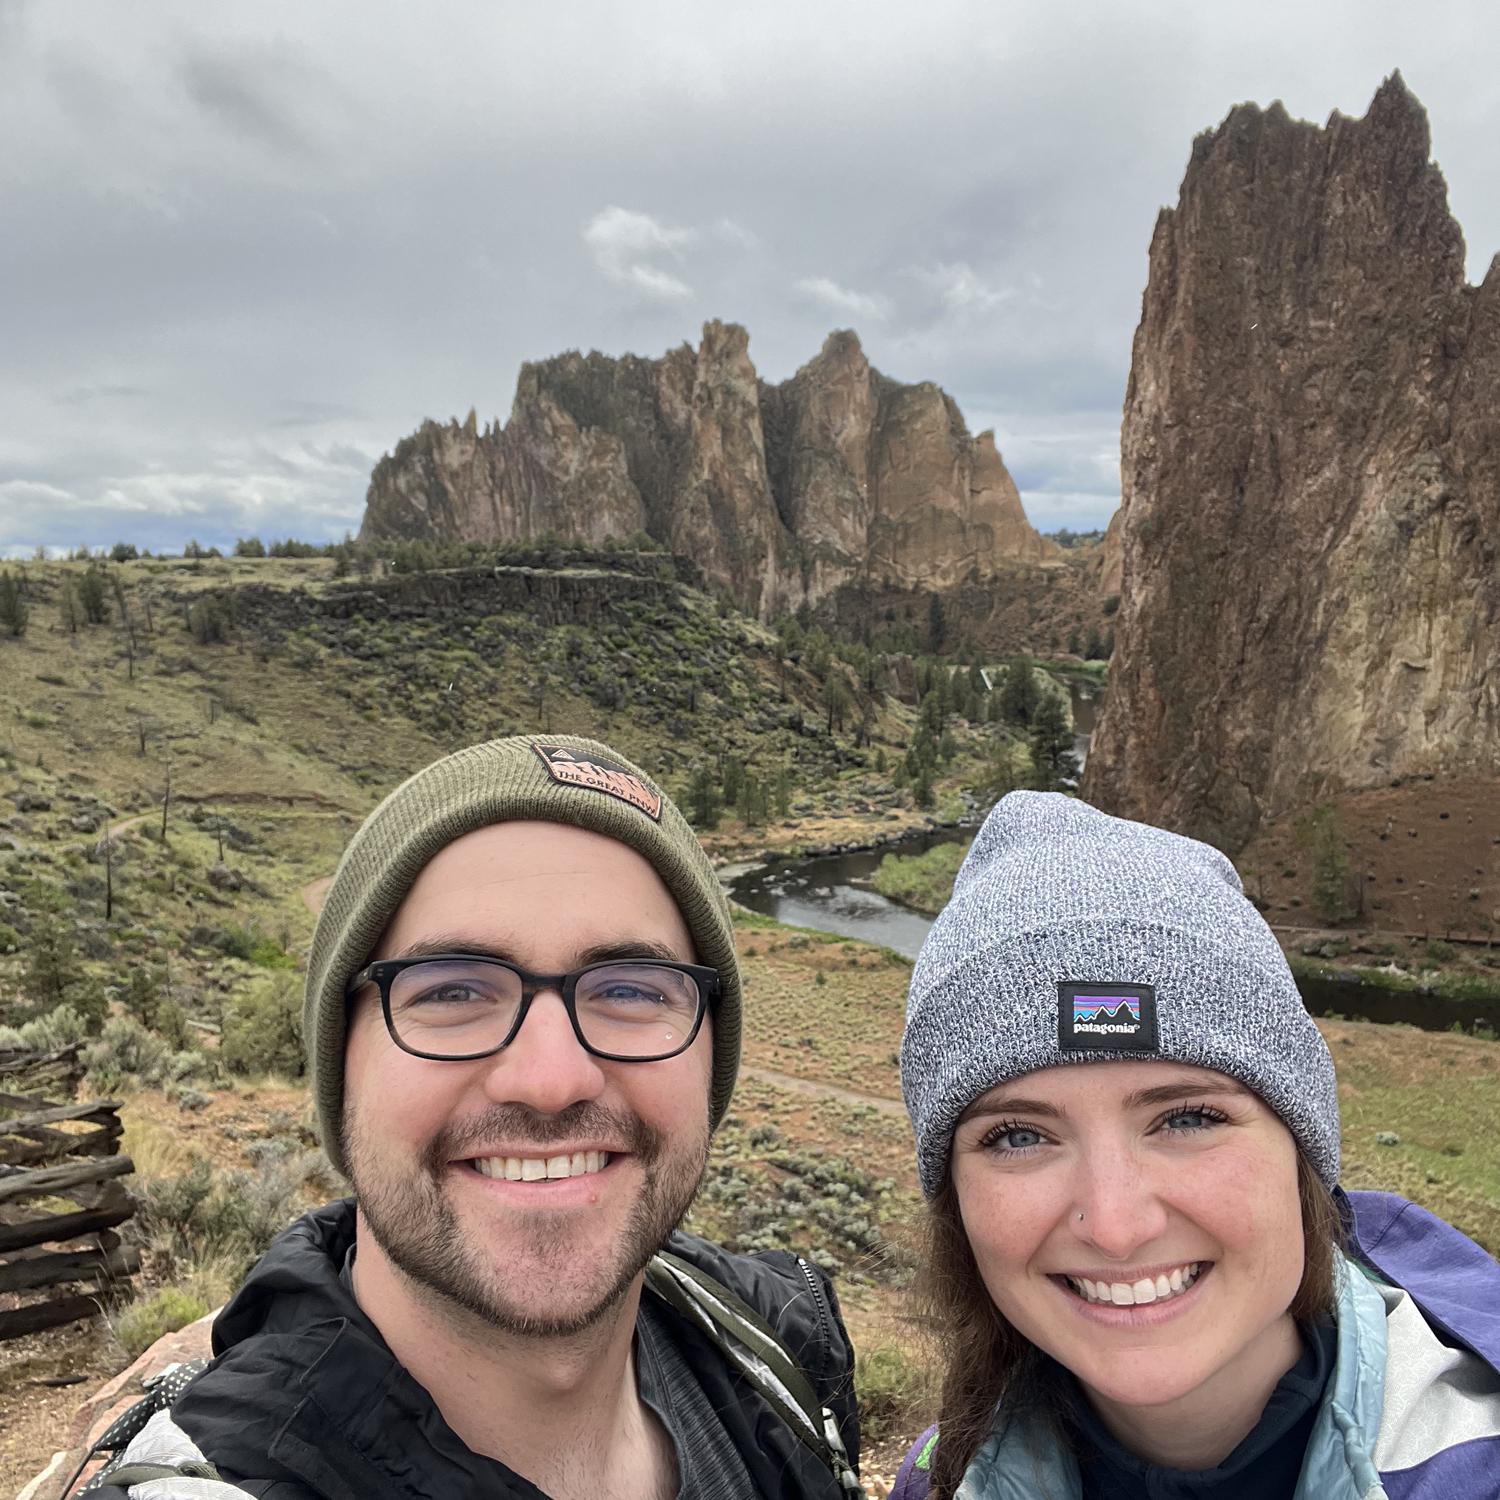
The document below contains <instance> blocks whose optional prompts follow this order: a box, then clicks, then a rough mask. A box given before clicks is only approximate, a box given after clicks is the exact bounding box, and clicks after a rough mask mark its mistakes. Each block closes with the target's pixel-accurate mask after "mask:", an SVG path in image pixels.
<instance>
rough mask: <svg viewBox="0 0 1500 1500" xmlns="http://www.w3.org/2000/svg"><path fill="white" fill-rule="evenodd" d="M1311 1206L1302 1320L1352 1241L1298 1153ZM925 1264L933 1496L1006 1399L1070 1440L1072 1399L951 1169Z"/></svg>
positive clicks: (1324, 1307) (1300, 1291) (934, 1209)
mask: <svg viewBox="0 0 1500 1500" xmlns="http://www.w3.org/2000/svg"><path fill="white" fill-rule="evenodd" d="M1297 1196H1298V1199H1299V1200H1300V1202H1301V1205H1302V1244H1303V1264H1302V1281H1301V1284H1300V1285H1299V1286H1298V1288H1297V1295H1296V1296H1295V1297H1294V1298H1293V1299H1292V1305H1291V1307H1290V1308H1288V1311H1289V1312H1290V1313H1291V1315H1292V1316H1293V1317H1294V1318H1295V1319H1296V1320H1297V1321H1298V1322H1299V1323H1306V1322H1311V1321H1313V1320H1314V1319H1316V1318H1319V1317H1325V1316H1328V1315H1329V1314H1331V1313H1332V1311H1333V1306H1334V1300H1335V1295H1336V1293H1335V1282H1334V1275H1335V1266H1336V1265H1337V1263H1338V1256H1339V1251H1340V1247H1341V1245H1342V1242H1343V1229H1342V1223H1341V1221H1340V1218H1339V1211H1338V1206H1337V1204H1336V1203H1335V1202H1334V1199H1333V1194H1332V1193H1330V1192H1329V1190H1328V1189H1327V1188H1326V1187H1325V1186H1324V1185H1323V1182H1322V1179H1321V1178H1319V1177H1318V1175H1317V1173H1316V1172H1314V1171H1313V1170H1312V1168H1311V1167H1310V1166H1308V1164H1307V1162H1306V1160H1305V1159H1304V1158H1303V1156H1302V1153H1301V1152H1300V1151H1299V1152H1298V1153H1297ZM926 1238H927V1246H926V1251H927V1253H926V1257H925V1269H924V1271H923V1274H922V1276H921V1279H920V1280H919V1282H918V1291H919V1295H920V1298H921V1303H922V1310H923V1313H924V1315H925V1316H924V1319H923V1321H924V1322H925V1323H926V1324H927V1326H928V1327H929V1328H930V1329H931V1331H932V1333H933V1334H934V1336H935V1338H936V1340H937V1347H938V1348H939V1349H940V1350H941V1351H942V1359H943V1379H942V1394H941V1397H940V1398H939V1403H938V1444H937V1449H936V1451H935V1452H934V1454H933V1459H932V1491H931V1500H953V1494H954V1492H955V1491H956V1490H957V1488H958V1486H959V1482H960V1481H961V1480H962V1479H963V1476H964V1471H965V1470H966V1469H967V1468H968V1467H969V1465H970V1463H972V1462H973V1460H974V1455H975V1454H976V1453H977V1452H978V1451H979V1446H980V1444H981V1443H983V1441H984V1440H985V1438H986V1437H987V1436H988V1435H989V1433H990V1431H991V1429H992V1428H993V1426H994V1422H995V1413H996V1408H997V1407H999V1406H1000V1405H1002V1404H1004V1405H1007V1406H1010V1407H1012V1408H1017V1407H1019V1406H1020V1405H1021V1404H1022V1403H1023V1402H1024V1403H1025V1406H1026V1408H1027V1409H1028V1410H1029V1411H1032V1412H1035V1413H1036V1414H1037V1415H1039V1416H1040V1417H1042V1418H1043V1419H1044V1420H1049V1421H1051V1422H1052V1423H1053V1425H1054V1426H1056V1427H1057V1429H1058V1440H1059V1441H1060V1442H1066V1441H1067V1438H1066V1436H1065V1434H1064V1431H1063V1422H1062V1417H1063V1414H1064V1413H1065V1412H1066V1410H1067V1398H1066V1394H1065V1391H1064V1389H1063V1387H1062V1386H1061V1384H1060V1382H1058V1381H1057V1379H1056V1377H1055V1374H1054V1373H1053V1372H1054V1371H1055V1369H1056V1367H1055V1366H1053V1365H1052V1364H1051V1363H1050V1362H1049V1361H1047V1360H1045V1359H1044V1358H1043V1356H1042V1354H1041V1352H1040V1351H1039V1350H1038V1349H1037V1347H1036V1346H1035V1345H1034V1344H1033V1343H1032V1342H1031V1341H1030V1340H1029V1339H1028V1338H1026V1337H1024V1336H1023V1335H1022V1334H1020V1333H1018V1332H1017V1331H1016V1330H1015V1329H1014V1328H1012V1327H1011V1325H1010V1324H1009V1323H1007V1322H1006V1321H1005V1319H1004V1318H1003V1317H1001V1315H1000V1312H999V1309H997V1308H996V1306H995V1304H994V1302H993V1300H992V1299H991V1297H990V1294H989V1289H988V1288H987V1287H986V1286H985V1284H984V1280H983V1278H982V1277H981V1276H980V1274H979V1267H978V1265H976V1264H975V1261H974V1252H973V1250H972V1249H971V1248H970V1246H969V1237H968V1235H967V1234H966V1233H965V1232H964V1224H963V1217H962V1215H961V1214H960V1213H959V1207H958V1193H957V1192H956V1190H955V1189H954V1187H953V1179H952V1176H951V1174H950V1175H949V1176H947V1177H945V1178H944V1179H943V1185H942V1187H941V1188H939V1189H938V1192H937V1194H936V1196H935V1197H934V1198H933V1200H932V1202H931V1203H930V1204H929V1205H928V1213H927V1236H926Z"/></svg>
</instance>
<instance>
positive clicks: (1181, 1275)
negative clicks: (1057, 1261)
mask: <svg viewBox="0 0 1500 1500" xmlns="http://www.w3.org/2000/svg"><path fill="white" fill-rule="evenodd" d="M1202 1264H1203V1263H1202V1262H1201V1261H1196V1260H1195V1261H1194V1262H1193V1263H1192V1264H1191V1265H1187V1266H1178V1267H1177V1268H1176V1269H1175V1270H1172V1271H1168V1272H1166V1273H1165V1274H1164V1275H1161V1276H1154V1277H1153V1276H1143V1277H1142V1278H1141V1279H1140V1280H1139V1281H1090V1280H1089V1279H1088V1277H1087V1276H1067V1277H1064V1278H1063V1279H1064V1280H1065V1281H1066V1282H1067V1283H1068V1285H1069V1286H1070V1287H1072V1288H1073V1290H1074V1291H1075V1292H1077V1293H1078V1295H1079V1296H1080V1297H1082V1298H1083V1299H1084V1301H1085V1302H1103V1303H1110V1304H1112V1305H1113V1306H1115V1307H1139V1306H1141V1305H1142V1304H1143V1303H1146V1302H1166V1301H1168V1300H1169V1299H1171V1298H1172V1297H1180V1296H1181V1295H1182V1294H1183V1293H1184V1292H1185V1291H1187V1289H1188V1288H1189V1287H1190V1286H1192V1284H1193V1283H1194V1282H1195V1281H1196V1280H1197V1279H1198V1273H1199V1271H1200V1270H1201V1269H1202Z"/></svg>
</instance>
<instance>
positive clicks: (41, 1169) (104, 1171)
mask: <svg viewBox="0 0 1500 1500" xmlns="http://www.w3.org/2000/svg"><path fill="white" fill-rule="evenodd" d="M81 1076H82V1067H81V1065H80V1063H79V1059H78V1048H77V1047H68V1048H64V1049H63V1050H62V1051H60V1052H53V1053H48V1054H38V1053H35V1052H0V1340H4V1339H11V1338H18V1337H20V1335H22V1334H24V1333H35V1332H36V1331H37V1330H38V1329H42V1328H51V1327H54V1326H55V1325H56V1324H59V1323H71V1322H74V1321H75V1320H77V1319H79V1318H91V1317H93V1316H94V1315H95V1314H96V1313H97V1312H98V1311H99V1298H100V1295H101V1293H102V1292H103V1291H104V1290H105V1289H106V1287H107V1286H108V1285H110V1284H111V1283H113V1282H116V1281H119V1280H121V1279H123V1278H124V1277H127V1276H131V1275H133V1274H134V1273H135V1272H136V1271H138V1270H139V1269H140V1256H139V1255H138V1253H137V1252H136V1251H135V1250H134V1249H132V1248H131V1247H129V1246H127V1245H122V1244H121V1243H120V1236H119V1235H118V1234H117V1233H116V1231H117V1230H118V1228H119V1226H120V1225H121V1224H123V1223H124V1222H125V1221H126V1220H127V1219H128V1218H130V1216H131V1215H132V1214H133V1213H134V1212H135V1200H134V1199H133V1198H132V1197H131V1196H130V1194H129V1193H128V1192H127V1191H126V1190H125V1185H124V1183H123V1182H122V1181H121V1180H120V1179H121V1178H123V1177H125V1176H127V1175H128V1174H129V1173H130V1172H131V1171H132V1170H133V1164H132V1163H131V1160H130V1158H129V1157H128V1156H121V1155H120V1154H119V1152H118V1149H117V1148H118V1146H119V1143H120V1132H121V1129H122V1126H121V1123H120V1113H119V1105H117V1104H110V1103H103V1102H95V1103H90V1104H78V1103H73V1102H70V1101H71V1100H72V1098H73V1096H74V1095H75V1093H76V1091H77V1086H78V1082H79V1079H80V1077H81ZM28 1294H31V1295H28Z"/></svg>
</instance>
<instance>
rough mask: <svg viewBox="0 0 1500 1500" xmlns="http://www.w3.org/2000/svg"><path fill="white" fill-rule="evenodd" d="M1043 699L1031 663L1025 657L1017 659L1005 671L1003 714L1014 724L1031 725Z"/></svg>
mask: <svg viewBox="0 0 1500 1500" xmlns="http://www.w3.org/2000/svg"><path fill="white" fill-rule="evenodd" d="M1041 697H1042V690H1041V687H1040V686H1039V685H1038V683H1037V680H1036V673H1035V671H1034V670H1033V668H1032V665H1031V663H1030V662H1029V661H1027V660H1026V658H1025V657H1024V656H1022V657H1017V658H1016V660H1015V661H1013V662H1012V663H1011V664H1010V666H1009V667H1007V668H1006V671H1005V686H1004V687H1003V688H1002V689H1001V690H1000V706H1001V712H1002V713H1004V715H1005V717H1006V719H1007V720H1008V721H1009V722H1010V723H1012V724H1023V725H1025V724H1030V723H1031V719H1032V715H1033V714H1035V713H1036V711H1037V708H1038V707H1039V705H1040V703H1041Z"/></svg>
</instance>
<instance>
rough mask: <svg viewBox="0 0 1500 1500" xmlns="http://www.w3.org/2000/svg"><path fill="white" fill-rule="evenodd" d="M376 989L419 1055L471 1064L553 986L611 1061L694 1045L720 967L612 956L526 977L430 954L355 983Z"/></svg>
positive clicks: (393, 961) (389, 963) (511, 1031)
mask: <svg viewBox="0 0 1500 1500" xmlns="http://www.w3.org/2000/svg"><path fill="white" fill-rule="evenodd" d="M364 984H374V985H377V986H379V989H380V1004H381V1008H382V1009H383V1010H384V1012H385V1026H386V1030H387V1031H389V1032H390V1034H391V1040H392V1041H393V1042H395V1044H396V1045H397V1046H398V1047H399V1048H400V1049H401V1050H402V1051H403V1052H409V1053H411V1054H412V1056H413V1057H426V1058H431V1059H433V1060H434V1061H439V1062H471V1061H473V1060H474V1059H475V1058H480V1057H491V1056H493V1055H494V1054H495V1053H496V1052H499V1051H500V1050H501V1048H503V1047H508V1046H509V1045H510V1044H511V1042H512V1041H514V1040H515V1036H516V1033H517V1032H518V1031H519V1030H520V1029H521V1023H522V1022H523V1021H524V1020H525V1019H526V1012H527V1011H528V1010H529V1009H530V1008H531V1002H532V1001H533V1000H534V999H535V998H536V996H537V995H538V994H539V993H540V992H541V991H542V990H556V991H557V992H558V993H559V994H560V995H561V996H562V1002H563V1005H564V1006H565V1007H566V1008H567V1012H568V1019H569V1020H570V1021H571V1022H572V1023H573V1034H574V1035H575V1036H576V1037H577V1038H578V1044H579V1046H581V1047H582V1048H583V1050H584V1051H585V1052H589V1053H592V1054H593V1055H594V1056H595V1057H602V1058H606V1059H608V1060H609V1061H611V1062H661V1061H662V1060H663V1059H665V1058H668V1057H676V1056H677V1054H678V1053H679V1052H685V1051H686V1050H687V1049H688V1048H689V1047H690V1046H692V1044H693V1038H694V1037H696V1036H697V1035H698V1028H699V1027H700V1026H702V1024H703V1014H704V1011H705V1010H706V1009H707V1008H708V1006H709V1005H710V1004H711V1003H712V1002H713V1001H715V1000H717V999H718V998H719V993H720V989H721V981H720V979H719V971H718V970H717V969H709V968H704V967H703V966H702V965H700V964H678V963H660V962H658V961H657V960H655V959H616V960H612V961H609V962H606V963H597V964H589V965H587V966H586V967H584V968H582V969H574V970H573V972H572V973H571V974H528V973H527V972H526V970H525V969H519V968H517V967H516V965H515V964H510V963H506V962H504V961H503V960H502V959H498V958H476V957H474V956H473V955H472V954H467V953H434V954H430V955H426V956H424V957H421V958H384V959H380V960H378V961H377V962H375V963H372V964H370V965H369V966H368V967H366V968H364V969H361V970H360V971H359V973H358V974H356V975H355V976H354V978H353V979H351V980H350V981H349V988H348V993H349V994H350V995H352V994H353V993H354V992H355V991H356V990H357V989H359V987H360V986H361V985H364Z"/></svg>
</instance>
